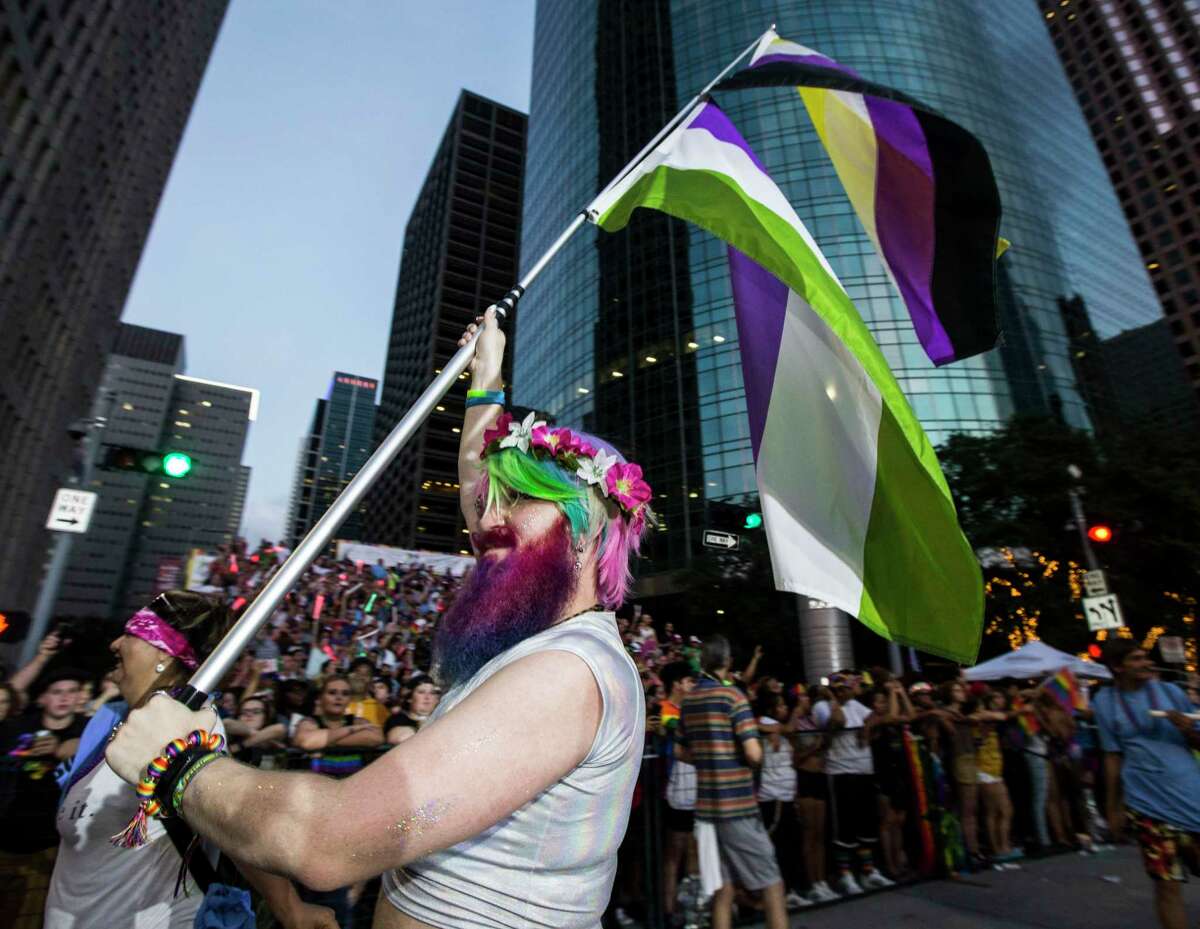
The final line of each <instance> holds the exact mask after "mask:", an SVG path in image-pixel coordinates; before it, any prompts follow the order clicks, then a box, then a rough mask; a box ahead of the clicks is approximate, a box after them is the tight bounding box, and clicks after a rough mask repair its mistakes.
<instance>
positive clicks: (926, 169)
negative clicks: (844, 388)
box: [717, 32, 1008, 365]
mask: <svg viewBox="0 0 1200 929" xmlns="http://www.w3.org/2000/svg"><path fill="white" fill-rule="evenodd" d="M773 86H789V87H792V86H794V87H796V88H797V89H798V90H799V92H800V96H801V98H802V99H803V100H804V104H805V106H806V107H807V108H808V114H809V116H810V117H811V118H812V121H813V125H814V126H815V127H816V129H817V133H818V134H819V135H820V137H821V142H822V143H823V144H824V145H825V150H826V151H827V152H828V153H829V157H830V158H831V159H832V161H833V165H834V168H835V169H836V170H837V174H838V177H839V178H840V179H841V181H842V185H843V186H844V187H845V189H846V194H847V196H848V197H849V198H850V202H851V204H852V205H853V206H854V211H855V213H857V214H858V218H859V220H860V221H861V222H862V224H863V226H864V227H865V228H866V231H867V234H868V235H869V236H870V237H871V241H872V242H874V244H875V249H876V251H878V253H879V255H880V257H881V258H882V259H883V262H884V265H885V266H886V268H887V270H888V273H889V275H890V276H891V278H892V281H893V282H894V283H895V285H896V288H897V290H899V292H900V295H901V297H902V298H903V300H904V304H905V306H906V307H907V308H908V314H909V317H910V318H911V320H912V324H913V328H914V329H915V330H916V332H917V337H918V338H919V339H920V341H921V345H922V346H924V348H925V353H926V354H927V355H928V356H929V359H930V360H931V361H932V362H933V363H934V364H936V365H943V364H948V363H950V362H952V361H958V360H959V359H962V358H968V357H970V356H971V355H977V354H979V353H980V352H985V351H987V350H988V349H990V348H993V347H995V345H996V340H997V338H998V336H999V329H998V326H997V321H996V319H997V305H996V259H997V257H998V256H999V254H1000V252H1001V251H1003V247H1002V246H1006V245H1007V244H1008V243H1007V242H1003V241H1002V240H1000V239H999V230H1000V194H999V192H998V191H997V189H996V180H995V177H994V176H993V175H992V167H991V163H990V162H989V161H988V156H987V152H986V151H985V150H984V148H983V145H981V144H980V142H979V140H978V139H976V138H975V137H974V136H973V135H971V133H969V132H967V131H966V130H965V129H963V128H962V127H961V126H959V125H957V124H955V123H953V122H951V121H950V120H948V119H946V118H945V117H943V116H941V115H940V114H938V113H936V112H934V111H933V110H930V109H929V108H928V107H925V106H923V105H922V104H921V103H919V102H917V101H916V100H914V99H912V98H911V97H909V96H907V95H906V94H904V93H901V92H900V91H898V90H894V89H892V88H890V87H885V86H883V85H880V84H875V83H873V82H871V81H865V80H863V79H862V78H861V77H860V76H859V75H858V74H857V73H856V72H855V71H853V70H852V69H850V68H847V67H845V66H844V65H840V64H838V63H837V62H836V61H834V60H832V59H831V58H827V57H826V56H824V55H822V54H820V53H819V52H815V51H813V50H812V49H810V48H805V47H804V46H803V45H798V44H796V43H795V42H788V41H786V40H784V39H781V38H779V36H778V35H776V34H775V33H774V32H768V33H767V34H766V35H765V36H764V37H763V39H762V41H761V42H760V43H759V45H758V48H757V49H755V51H754V55H753V57H752V58H751V59H750V64H749V65H748V66H747V67H746V68H744V69H743V70H742V71H740V72H739V73H738V74H735V75H734V76H733V77H731V78H729V79H728V80H726V81H724V82H722V83H721V84H719V85H718V86H717V89H718V90H737V89H743V88H747V87H773Z"/></svg>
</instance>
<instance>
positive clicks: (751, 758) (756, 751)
mask: <svg viewBox="0 0 1200 929" xmlns="http://www.w3.org/2000/svg"><path fill="white" fill-rule="evenodd" d="M742 754H743V755H745V756H746V763H747V764H749V765H750V767H752V768H761V767H762V762H763V747H762V741H761V740H759V739H746V741H744V742H743V743H742Z"/></svg>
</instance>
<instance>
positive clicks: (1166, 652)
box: [1158, 635, 1187, 664]
mask: <svg viewBox="0 0 1200 929" xmlns="http://www.w3.org/2000/svg"><path fill="white" fill-rule="evenodd" d="M1158 651H1159V653H1160V654H1161V655H1162V659H1163V661H1165V662H1166V663H1167V664H1185V663H1186V662H1187V653H1186V652H1185V651H1184V650H1183V636H1181V635H1164V636H1162V637H1161V638H1160V639H1159V640H1158Z"/></svg>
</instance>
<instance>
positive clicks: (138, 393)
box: [57, 323, 186, 617]
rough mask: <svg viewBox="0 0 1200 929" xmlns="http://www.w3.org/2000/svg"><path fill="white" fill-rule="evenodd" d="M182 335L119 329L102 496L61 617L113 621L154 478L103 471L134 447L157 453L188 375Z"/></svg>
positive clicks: (97, 405) (104, 401) (102, 413)
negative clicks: (112, 454)
mask: <svg viewBox="0 0 1200 929" xmlns="http://www.w3.org/2000/svg"><path fill="white" fill-rule="evenodd" d="M185 365H186V362H185V358H184V340H183V336H181V335H176V334H175V333H173V332H161V331H159V330H157V329H148V328H146V327H144V326H132V325H129V324H127V323H120V324H119V325H118V327H117V338H116V341H115V343H114V344H113V350H112V353H111V354H110V355H109V356H108V362H107V363H106V364H105V366H104V373H103V375H102V376H101V379H100V390H99V391H98V392H97V394H96V399H95V401H94V402H93V404H92V415H93V416H95V417H104V418H105V420H106V422H107V425H106V426H105V428H104V429H102V430H101V431H100V432H99V433H97V435H96V439H97V441H99V442H100V443H101V447H100V449H99V452H98V454H97V456H96V457H97V462H98V464H99V465H101V467H98V468H97V469H96V470H95V471H94V473H93V477H92V481H91V483H90V485H89V486H87V487H84V488H83V489H85V490H91V491H94V492H96V493H97V494H99V499H98V500H97V501H96V509H95V511H94V512H93V514H92V524H91V526H90V527H89V529H88V531H87V533H85V534H84V535H81V536H79V537H78V538H76V539H74V540H73V542H72V549H71V560H70V562H68V567H67V571H66V574H65V576H64V578H63V582H62V586H61V587H60V588H59V596H58V606H57V611H58V612H59V613H61V614H64V615H78V616H102V617H107V616H111V615H113V614H114V612H115V611H116V609H117V607H118V605H119V603H120V596H121V591H122V588H123V586H124V583H125V574H126V571H127V569H128V566H129V560H130V558H131V557H132V554H133V549H134V545H135V541H136V539H137V536H138V528H139V525H140V523H141V519H142V515H141V514H142V505H143V502H144V500H145V495H146V491H147V488H148V487H150V486H151V484H150V481H151V475H149V474H146V473H145V472H142V471H134V470H130V471H123V470H116V469H108V468H104V467H102V465H103V463H104V459H105V458H106V450H107V449H111V448H131V449H137V450H140V451H144V452H146V453H147V454H153V453H155V452H158V451H161V448H160V445H159V443H160V441H161V439H162V436H163V432H164V431H165V430H164V427H165V426H166V425H167V423H168V416H170V415H171V414H173V413H174V409H173V408H172V406H171V404H172V394H173V393H174V389H175V375H177V374H181V373H182V372H183V370H184V368H185Z"/></svg>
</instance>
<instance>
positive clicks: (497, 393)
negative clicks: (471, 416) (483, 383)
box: [466, 389, 508, 409]
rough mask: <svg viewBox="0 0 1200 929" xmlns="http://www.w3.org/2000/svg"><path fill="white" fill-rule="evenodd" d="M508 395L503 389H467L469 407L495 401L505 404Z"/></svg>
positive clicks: (487, 404) (498, 403)
mask: <svg viewBox="0 0 1200 929" xmlns="http://www.w3.org/2000/svg"><path fill="white" fill-rule="evenodd" d="M507 399H508V398H507V397H505V395H504V391H503V390H476V389H472V390H468V391H467V403H466V405H467V408H468V409H470V408H471V407H473V406H489V405H491V404H493V403H495V404H497V405H499V406H504V404H505V403H506V402H507Z"/></svg>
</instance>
